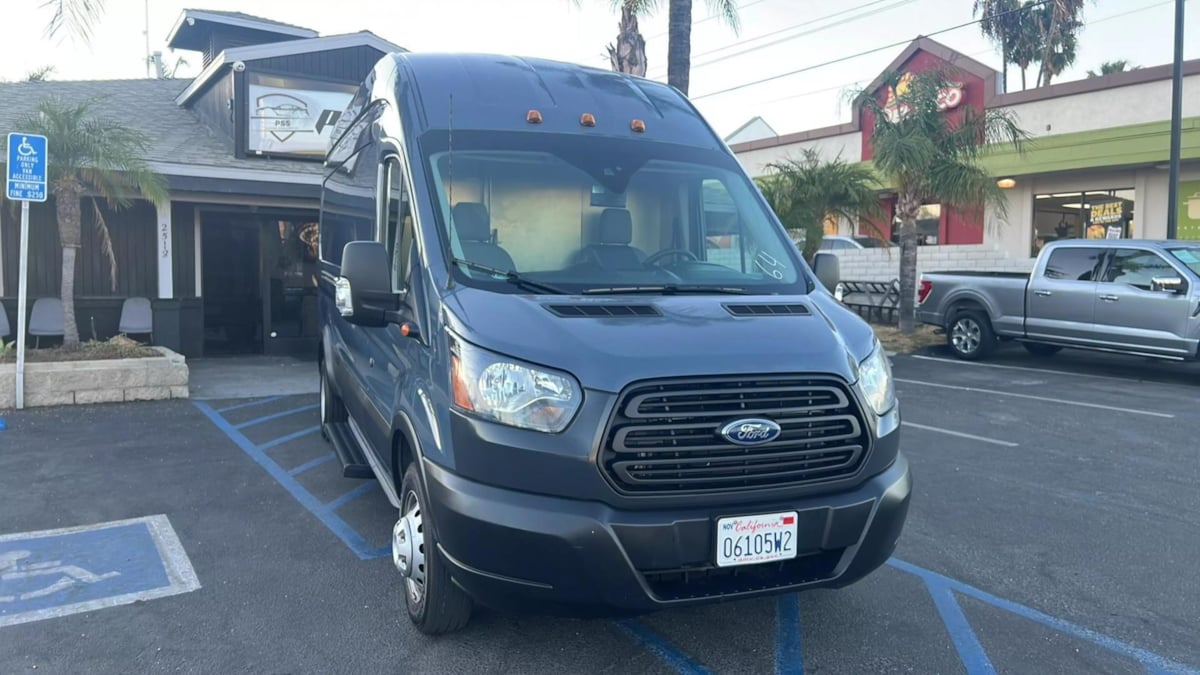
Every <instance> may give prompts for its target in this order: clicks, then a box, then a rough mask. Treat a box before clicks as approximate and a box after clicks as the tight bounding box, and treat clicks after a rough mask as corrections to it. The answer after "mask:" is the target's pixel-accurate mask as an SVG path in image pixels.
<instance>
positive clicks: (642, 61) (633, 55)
mask: <svg viewBox="0 0 1200 675" xmlns="http://www.w3.org/2000/svg"><path fill="white" fill-rule="evenodd" d="M618 2H619V4H620V9H621V21H620V23H618V24H617V31H618V32H617V41H616V43H615V44H610V45H608V47H607V49H608V60H609V61H610V62H611V63H612V69H613V70H614V71H615V72H618V73H627V74H629V75H636V76H638V77H645V76H646V39H645V38H644V37H642V33H641V31H640V30H638V19H637V13H636V12H634V8H633V6H632V5H631V4H630V3H629V2H621V1H620V0H618Z"/></svg>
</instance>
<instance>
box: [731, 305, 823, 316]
mask: <svg viewBox="0 0 1200 675" xmlns="http://www.w3.org/2000/svg"><path fill="white" fill-rule="evenodd" d="M725 309H727V310H728V311H729V313H730V314H732V315H734V316H809V315H810V314H812V312H810V311H808V307H807V306H805V305H783V304H770V305H725Z"/></svg>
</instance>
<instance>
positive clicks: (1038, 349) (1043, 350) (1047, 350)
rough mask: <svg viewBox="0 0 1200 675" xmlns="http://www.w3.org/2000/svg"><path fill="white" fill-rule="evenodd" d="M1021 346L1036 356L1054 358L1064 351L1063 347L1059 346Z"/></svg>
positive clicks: (1027, 344)
mask: <svg viewBox="0 0 1200 675" xmlns="http://www.w3.org/2000/svg"><path fill="white" fill-rule="evenodd" d="M1021 345H1022V346H1023V347H1025V351H1027V352H1029V353H1030V354H1033V355H1034V356H1054V355H1055V354H1057V353H1059V352H1061V351H1062V347H1059V346H1058V345H1044V344H1041V343H1040V342H1022V343H1021Z"/></svg>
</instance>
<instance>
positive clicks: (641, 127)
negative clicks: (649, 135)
mask: <svg viewBox="0 0 1200 675" xmlns="http://www.w3.org/2000/svg"><path fill="white" fill-rule="evenodd" d="M629 128H630V129H633V130H634V131H635V132H636V133H639V134H641V133H645V132H646V123H645V122H643V121H641V120H634V121H632V122H630V123H629Z"/></svg>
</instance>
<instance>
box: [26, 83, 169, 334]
mask: <svg viewBox="0 0 1200 675" xmlns="http://www.w3.org/2000/svg"><path fill="white" fill-rule="evenodd" d="M99 101H100V99H90V100H87V101H83V102H82V103H68V102H66V101H62V100H58V99H55V98H49V99H45V100H43V101H41V102H40V103H39V104H38V106H37V108H36V110H35V112H34V113H33V114H30V115H27V116H26V117H25V118H24V119H22V120H21V121H20V122H19V123H18V124H17V127H16V128H18V129H23V130H26V131H29V132H30V133H35V134H41V135H43V136H46V137H47V139H48V145H49V147H48V148H47V149H46V155H47V161H48V163H49V164H48V167H47V172H46V174H47V179H48V181H49V183H50V186H49V187H50V192H51V193H52V194H53V195H54V211H55V216H56V219H57V221H58V241H59V244H60V245H61V246H62V287H61V289H60V293H61V296H62V306H63V346H64V347H66V348H72V347H76V346H78V345H79V328H78V325H77V324H76V322H75V256H76V252H77V251H78V249H79V247H80V245H81V243H82V226H81V221H82V218H81V211H82V205H83V200H84V199H87V200H88V202H90V206H91V208H92V209H93V210H94V212H95V216H96V229H97V232H98V234H99V239H100V242H101V253H102V254H103V255H104V257H105V258H106V259H107V261H108V266H109V277H110V281H111V283H112V288H113V290H114V291H115V290H116V287H117V260H116V256H115V255H114V253H113V249H112V240H111V239H110V237H109V233H108V226H107V224H106V223H105V222H104V216H103V212H102V211H101V209H100V204H99V200H101V199H103V200H104V201H105V202H107V203H108V205H109V206H110V208H113V209H121V208H124V207H125V206H128V205H129V204H130V202H131V200H132V199H133V197H134V196H135V195H138V194H139V193H140V196H141V197H142V198H144V199H147V200H150V201H152V202H161V201H163V200H165V199H166V198H167V188H166V182H165V181H164V180H163V178H162V177H161V176H160V175H158V174H156V173H154V172H153V171H151V170H150V167H149V166H148V165H147V163H146V160H145V159H143V158H144V157H145V153H146V151H147V150H148V149H149V147H150V142H149V140H148V139H146V137H144V136H142V135H141V134H140V133H138V132H137V131H134V130H133V129H130V128H128V127H125V126H123V125H122V124H120V123H119V122H116V121H113V120H109V119H105V118H103V117H100V116H98V115H97V113H96V110H95V108H96V105H97V104H98V103H99Z"/></svg>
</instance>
